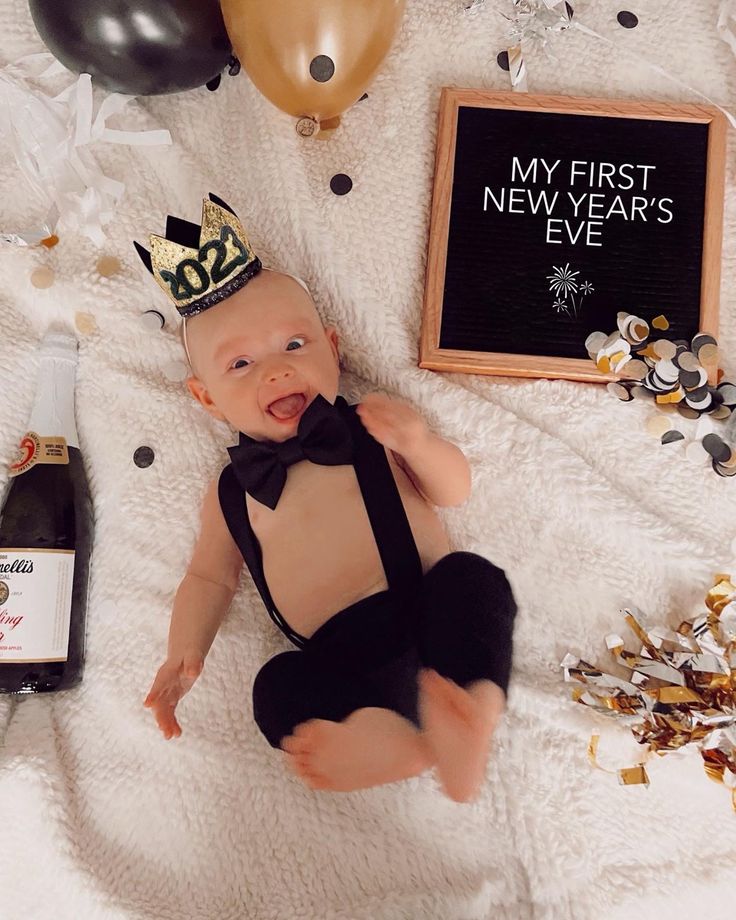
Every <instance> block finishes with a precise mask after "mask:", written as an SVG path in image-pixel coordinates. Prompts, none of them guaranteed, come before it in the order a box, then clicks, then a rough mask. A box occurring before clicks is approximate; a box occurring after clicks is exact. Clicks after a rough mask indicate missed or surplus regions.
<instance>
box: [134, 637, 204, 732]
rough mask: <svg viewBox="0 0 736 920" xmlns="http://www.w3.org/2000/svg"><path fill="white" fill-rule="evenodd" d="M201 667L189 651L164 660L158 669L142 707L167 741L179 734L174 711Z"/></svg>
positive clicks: (201, 661) (198, 660) (200, 657)
mask: <svg viewBox="0 0 736 920" xmlns="http://www.w3.org/2000/svg"><path fill="white" fill-rule="evenodd" d="M203 666H204V659H203V658H202V656H201V655H200V654H199V653H198V652H194V653H192V652H190V653H188V654H186V655H184V656H182V657H181V658H178V659H172V658H167V660H166V661H165V662H164V663H163V664H162V665H161V667H160V668H159V669H158V673H157V674H156V677H155V679H154V681H153V686H152V687H151V689H150V691H149V693H148V696H147V697H146V698H145V700H144V701H143V705H144V706H145V707H146V708H148V709H152V710H153V714H154V716H155V717H156V722H157V723H158V727H159V728H160V729H161V732H162V734H163V736H164V738H166V740H167V741H168V740H169V739H170V738H178V737H179V735H181V726H180V725H179V723H178V722H177V721H176V716H175V715H174V710H175V709H176V706H177V703H178V702H179V700H180V699H181V698H182V697H183V696H184V694H185V693H188V692H189V691H190V690H191V689H192V686H193V685H194V682H195V681H196V679H197V678H198V677H199V675H200V674H201V673H202V668H203Z"/></svg>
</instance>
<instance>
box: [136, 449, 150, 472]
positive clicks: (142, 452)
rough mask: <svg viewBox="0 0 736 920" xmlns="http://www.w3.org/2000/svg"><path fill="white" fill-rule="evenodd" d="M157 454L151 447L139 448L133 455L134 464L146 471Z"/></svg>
mask: <svg viewBox="0 0 736 920" xmlns="http://www.w3.org/2000/svg"><path fill="white" fill-rule="evenodd" d="M154 457H155V454H154V452H153V450H152V449H151V448H150V447H137V448H136V451H135V453H134V454H133V463H135V465H136V466H139V467H140V468H141V469H142V470H144V469H145V468H146V467H147V466H150V465H151V464H152V463H153V459H154Z"/></svg>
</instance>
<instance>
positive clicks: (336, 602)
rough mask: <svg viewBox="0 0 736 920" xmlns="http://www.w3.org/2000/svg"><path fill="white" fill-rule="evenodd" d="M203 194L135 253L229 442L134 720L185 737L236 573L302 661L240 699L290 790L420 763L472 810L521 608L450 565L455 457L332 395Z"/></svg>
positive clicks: (296, 326)
mask: <svg viewBox="0 0 736 920" xmlns="http://www.w3.org/2000/svg"><path fill="white" fill-rule="evenodd" d="M210 198H211V201H205V203H204V210H203V219H202V225H201V228H200V227H198V226H197V225H195V224H189V223H187V222H184V221H177V220H176V219H172V218H169V222H168V224H167V234H166V237H167V238H168V239H167V238H162V237H155V236H152V237H151V252H150V254H149V253H148V252H147V251H146V250H144V249H142V247H138V248H139V252H140V253H141V255H142V257H143V258H144V261H145V262H146V264H147V266H148V267H149V269H151V270H152V272H153V273H154V276H155V277H156V278H157V281H158V282H159V284H161V286H162V287H164V289H165V290H167V293H169V295H170V296H171V297H172V299H174V301H175V303H176V305H177V307H178V309H179V311H180V313H181V314H182V317H183V320H184V329H183V332H184V343H185V347H186V349H187V354H188V357H189V360H190V364H191V369H192V376H191V377H190V378H189V380H188V387H189V390H190V392H191V393H192V395H193V396H194V398H195V399H197V400H198V401H199V403H200V404H201V405H202V406H203V407H204V408H205V409H206V411H207V412H209V413H210V414H211V415H213V416H214V417H215V418H217V419H221V420H224V421H227V422H228V423H229V424H230V425H231V426H232V427H233V428H234V429H235V430H236V431H238V432H239V433H240V434H239V444H238V445H237V446H236V447H232V448H229V453H230V456H231V463H230V464H229V465H228V466H227V467H226V468H225V469H224V470H223V472H222V474H221V475H220V477H219V479H218V480H217V481H215V482H213V483H212V484H211V485H210V486H209V488H208V490H207V492H206V494H205V497H204V502H203V506H202V515H201V532H200V535H199V539H198V541H197V544H196V546H195V549H194V554H193V557H192V560H191V563H190V565H189V569H188V571H187V573H186V575H185V576H184V579H183V580H182V582H181V584H180V586H179V588H178V591H177V593H176V597H175V600H174V606H173V612H172V616H171V625H170V630H169V641H168V654H167V657H166V660H165V662H164V663H163V664H162V666H161V667H160V669H159V671H158V673H157V674H156V677H155V680H154V682H153V686H152V687H151V690H150V692H149V694H148V696H147V698H146V700H145V704H144V705H145V706H147V707H149V708H151V709H152V710H153V712H154V715H155V717H156V721H157V723H158V725H159V728H160V729H161V731H162V733H163V734H164V736H165V737H166V738H167V739H169V738H172V737H177V736H179V735H180V734H181V728H180V725H179V723H178V721H177V719H176V715H175V710H176V706H177V703H178V702H179V700H180V699H181V698H182V696H183V695H184V694H185V693H187V692H188V690H190V688H191V687H192V685H193V684H194V682H195V681H196V680H197V678H198V677H199V675H200V674H201V672H202V668H203V664H204V660H205V657H206V656H207V653H208V651H209V649H210V647H211V645H212V642H213V640H214V638H215V635H216V633H217V630H218V628H219V627H220V624H221V623H222V620H223V617H224V616H225V614H226V613H227V611H228V608H229V607H230V604H231V601H232V599H233V595H234V594H235V591H236V589H237V586H238V581H239V577H240V573H241V569H242V565H243V561H244V560H245V562H246V564H247V566H248V568H249V570H250V573H251V575H252V577H253V580H254V582H255V584H256V586H257V587H258V590H259V592H260V594H261V596H262V598H263V601H264V604H265V606H266V609H267V611H268V612H269V613H270V615H271V616H272V617H273V619H274V620H275V622H276V623H277V625H278V626H279V627H280V628H281V629H282V631H283V632H284V633H285V635H286V636H287V638H288V639H289V640H290V641H291V642H292V643H293V644H294V645H295V646H296V647H297V650H294V651H286V652H282V653H281V654H278V655H276V656H274V657H273V658H271V659H270V660H269V661H267V662H266V664H265V665H264V666H263V667H262V668H261V670H260V671H259V673H258V675H257V677H256V679H255V683H254V686H253V710H254V716H255V720H256V723H257V724H258V726H259V728H260V730H261V732H262V733H263V734H264V736H265V738H266V739H267V740H268V742H269V744H271V746H272V747H274V748H280V749H281V750H282V751H283V752H284V753H283V756H284V757H285V760H286V763H287V765H288V767H289V768H290V769H291V770H292V771H293V772H294V773H295V774H296V776H298V777H299V778H300V779H301V780H302V781H303V782H304V783H306V785H307V786H309V787H310V788H311V789H320V790H335V791H350V790H354V789H361V788H366V787H370V786H375V785H379V784H382V783H390V782H394V781H396V780H400V779H405V778H407V777H411V776H416V775H418V774H420V773H422V772H423V771H424V770H426V769H428V768H430V767H434V768H435V769H436V771H437V776H438V778H439V780H440V783H441V785H442V788H443V789H444V791H445V793H446V794H447V795H448V796H450V797H451V798H452V799H453V800H455V801H457V802H467V801H470V800H472V799H474V798H475V797H476V796H477V794H478V791H479V789H480V786H481V783H482V780H483V777H484V775H485V767H486V762H487V757H488V752H489V746H490V739H491V735H492V733H493V730H494V727H495V725H496V723H497V721H498V719H499V716H500V715H501V713H502V711H503V708H504V705H505V693H506V688H507V684H508V679H509V672H510V666H511V647H512V631H513V621H514V616H515V612H516V605H515V602H514V598H513V594H512V591H511V588H510V586H509V583H508V581H507V579H506V577H505V575H504V574H503V572H502V571H501V570H500V569H498V568H497V567H495V566H494V565H492V564H491V563H490V562H489V561H488V560H486V559H484V558H483V557H481V556H478V555H476V554H474V553H468V552H450V547H449V544H448V539H447V536H446V534H445V532H444V529H443V527H442V524H441V522H440V520H439V518H438V516H437V514H436V512H435V510H434V508H433V506H435V505H437V506H449V505H459V504H461V503H462V502H464V501H465V500H466V498H467V497H468V494H469V492H470V478H471V477H470V469H469V466H468V463H467V460H466V459H465V457H464V455H463V453H462V451H461V450H460V449H459V448H458V447H456V446H455V445H453V444H451V443H449V442H447V441H445V440H443V439H442V438H440V437H439V436H438V435H436V434H434V433H432V432H431V431H430V430H429V428H428V426H427V424H426V423H425V421H424V419H423V418H422V417H421V416H420V415H419V414H418V413H417V412H416V411H415V410H414V409H413V408H411V407H410V406H409V405H407V404H406V403H404V402H400V401H397V400H394V399H390V398H388V397H386V396H384V395H381V394H378V393H372V394H369V395H367V396H366V397H364V399H363V400H362V402H361V403H359V404H358V405H348V403H347V402H346V401H345V400H344V399H343V398H342V397H341V396H339V395H338V389H339V382H340V359H339V352H338V338H337V333H336V330H335V328H334V326H327V327H323V325H322V322H321V320H320V317H319V314H318V312H317V310H316V308H315V305H314V303H313V301H312V299H311V297H310V295H309V292H308V290H307V289H306V285H304V283H303V282H301V281H300V280H299V279H295V278H293V277H292V276H290V275H286V274H282V273H279V272H276V271H272V270H269V269H264V268H263V267H262V265H261V263H260V261H259V260H258V258H257V257H256V256H254V254H253V253H252V250H251V249H250V247H249V245H248V242H247V238H246V236H245V232H244V230H243V228H242V226H241V225H240V222H239V221H238V220H237V218H236V217H235V215H234V214H233V213H232V212H231V210H230V209H229V208H228V206H227V205H226V204H225V203H224V202H222V201H220V200H219V199H217V198H215V197H214V196H210ZM187 250H190V251H191V252H188V251H187ZM211 252H212V253H214V254H215V258H214V260H213V262H212V264H211V265H210V264H209V262H210V253H211ZM191 253H194V255H193V256H192V255H191ZM184 256H188V258H184ZM177 260H178V261H177ZM182 263H188V264H186V265H184V268H182ZM195 263H196V264H197V266H198V268H194V267H193V265H194V264H195ZM218 265H219V266H220V268H221V269H222V271H216V268H217V266H218ZM227 269H229V271H227ZM205 282H207V284H206V286H205ZM177 295H178V296H177Z"/></svg>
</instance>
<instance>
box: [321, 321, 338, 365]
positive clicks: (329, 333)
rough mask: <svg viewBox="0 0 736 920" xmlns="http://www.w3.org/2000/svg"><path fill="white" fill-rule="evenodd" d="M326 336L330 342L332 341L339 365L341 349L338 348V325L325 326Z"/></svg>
mask: <svg viewBox="0 0 736 920" xmlns="http://www.w3.org/2000/svg"><path fill="white" fill-rule="evenodd" d="M325 336H326V337H327V341H328V342H329V343H330V345H331V346H332V351H333V353H334V355H335V359H336V361H337V363H338V365H340V352H339V350H338V341H337V329H336V327H335V326H325Z"/></svg>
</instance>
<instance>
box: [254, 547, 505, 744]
mask: <svg viewBox="0 0 736 920" xmlns="http://www.w3.org/2000/svg"><path fill="white" fill-rule="evenodd" d="M515 615H516V602H515V601H514V596H513V593H512V591H511V586H510V585H509V582H508V580H507V578H506V576H505V575H504V573H503V572H502V571H501V569H499V568H497V567H496V566H495V565H493V564H492V563H491V562H489V561H488V560H487V559H484V558H483V557H482V556H479V555H477V554H475V553H467V552H456V553H450V554H448V555H447V556H444V557H443V558H442V559H440V560H439V562H437V563H436V564H435V565H434V566H433V567H432V568H431V569H430V570H429V571H428V572H426V573H425V574H424V575H423V576H422V581H421V584H420V586H419V588H418V590H417V591H415V592H413V594H412V595H405V596H403V597H402V596H400V595H398V594H397V593H395V592H392V591H391V590H390V589H389V590H386V591H381V592H379V593H378V594H372V595H371V596H370V597H366V598H363V599H362V600H360V601H357V603H355V604H352V605H351V606H350V607H346V608H345V610H341V611H340V612H339V613H336V614H335V615H334V616H332V617H330V619H329V620H328V621H327V622H326V623H324V624H323V625H322V626H321V627H320V628H319V629H318V630H317V632H315V633H314V635H313V636H312V637H311V638H310V639H309V641H308V643H307V645H306V646H305V647H304V648H303V649H301V650H299V651H293V652H282V653H281V654H279V655H275V656H274V657H273V658H271V659H270V660H269V661H267V662H266V664H265V665H264V666H263V667H262V668H261V670H260V671H259V672H258V674H257V676H256V679H255V682H254V684H253V714H254V716H255V720H256V723H257V724H258V727H259V728H260V730H261V731H262V732H263V734H264V735H265V736H266V738H267V740H268V742H269V744H270V745H271V746H272V747H275V748H277V747H279V745H280V742H281V740H282V739H283V738H284V737H285V736H287V735H290V734H291V733H292V731H293V730H294V728H295V727H296V726H297V725H299V724H300V723H301V722H306V721H307V720H308V719H329V720H331V721H334V722H340V721H342V720H343V719H345V718H346V717H347V716H348V715H350V713H351V712H355V710H356V709H362V708H363V707H366V706H377V707H380V708H383V709H392V710H394V711H395V712H398V713H399V714H400V715H402V716H404V717H405V718H407V719H409V721H411V722H413V723H414V725H416V726H417V727H419V719H418V713H417V703H418V687H417V675H418V671H419V669H420V668H421V667H423V666H424V667H429V668H434V669H435V670H436V671H438V672H439V673H440V674H442V675H443V677H448V678H450V679H451V680H453V681H455V683H457V684H459V685H460V686H466V685H467V684H469V683H471V682H472V681H475V680H479V679H481V678H486V679H488V680H492V681H493V682H494V683H496V684H498V686H499V687H501V689H502V690H503V691H504V692H506V689H507V687H508V681H509V674H510V671H511V653H512V633H513V624H514V617H515Z"/></svg>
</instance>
